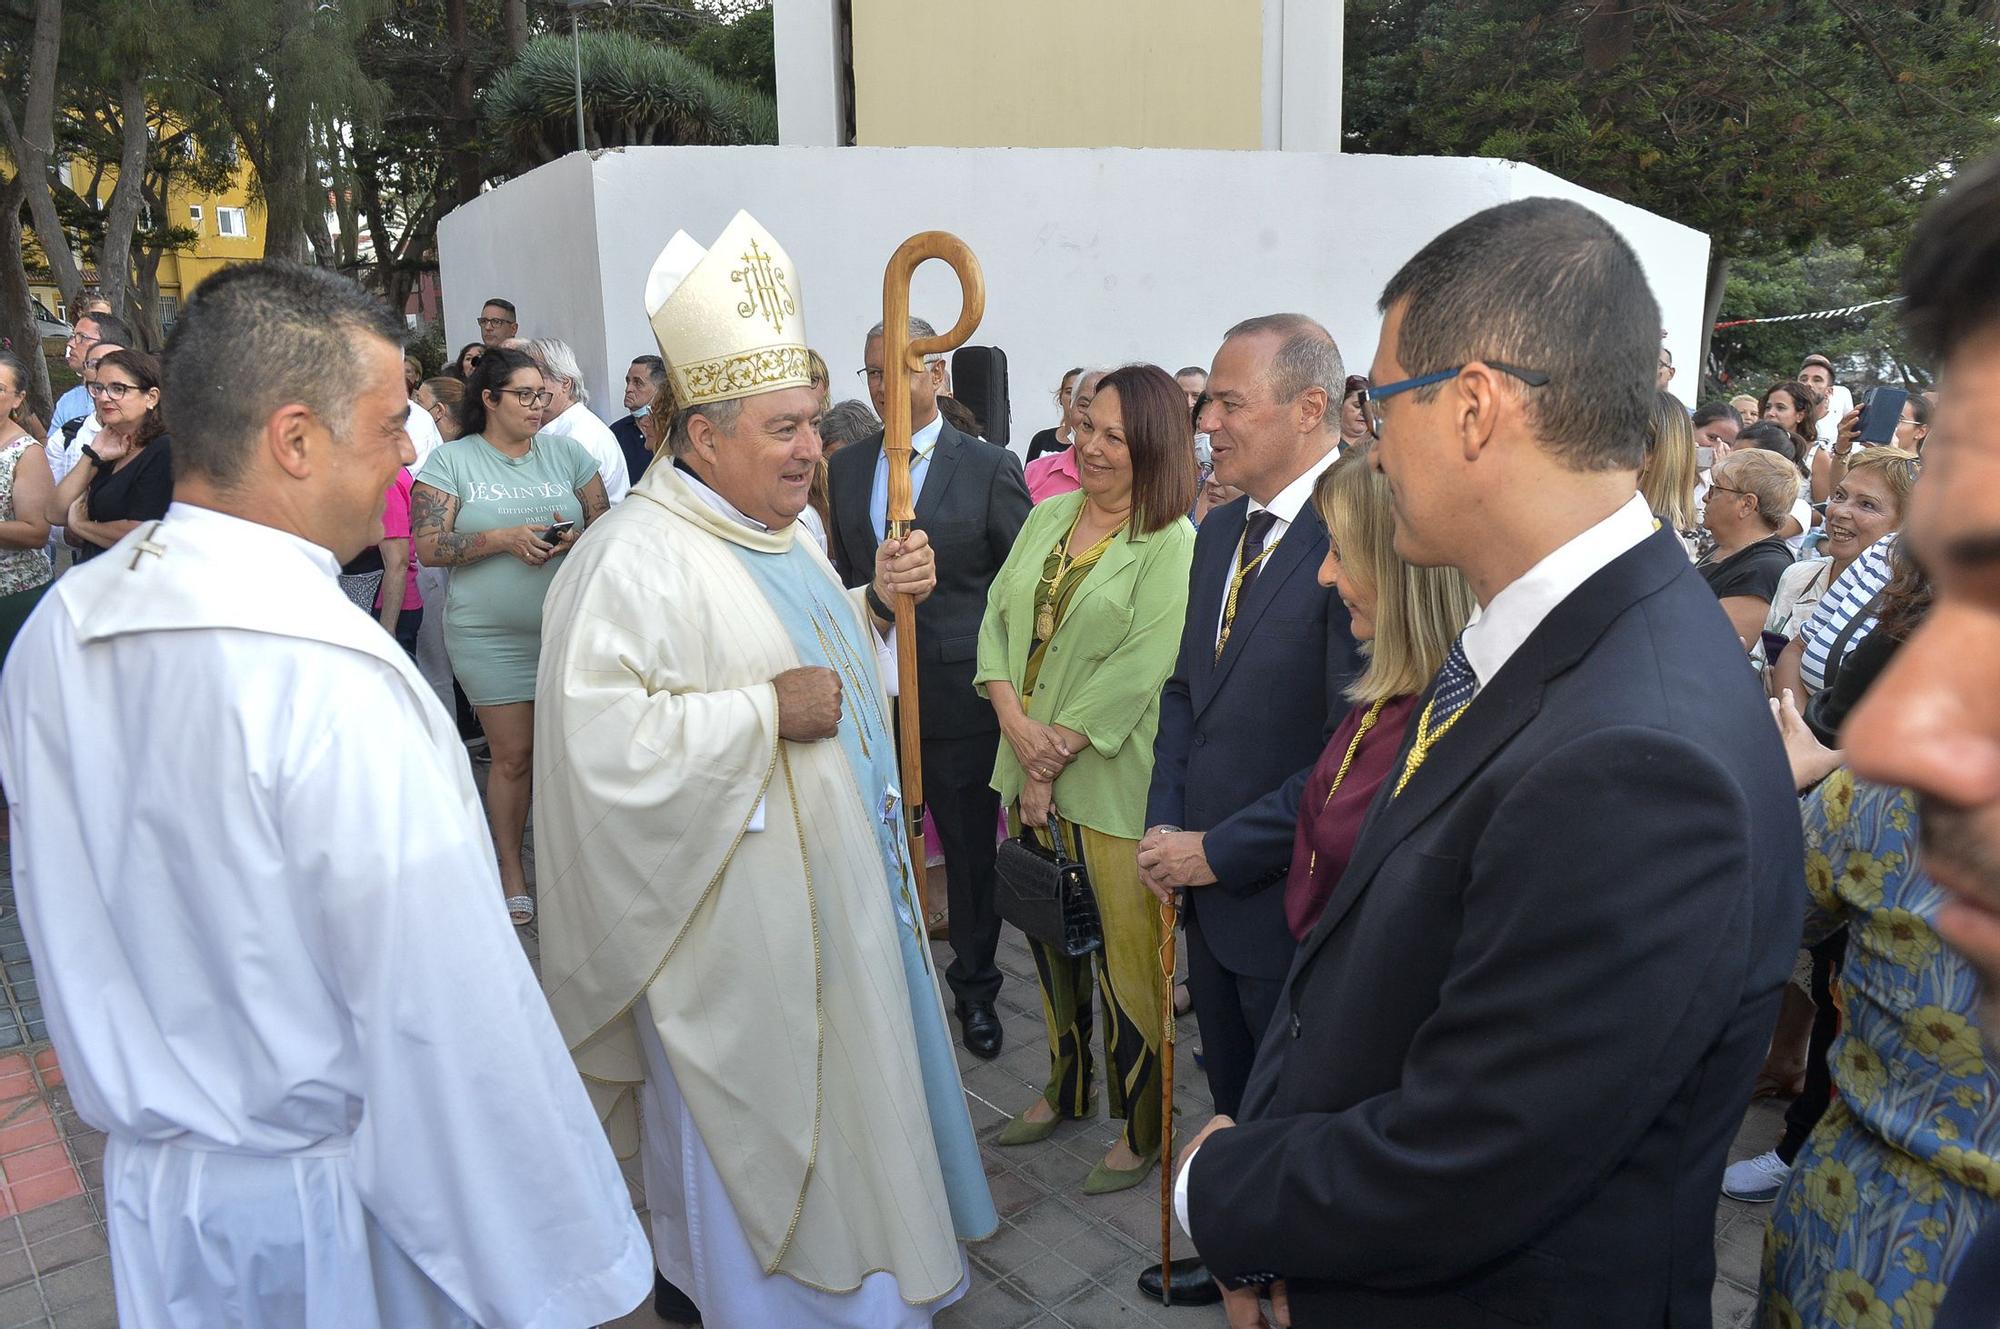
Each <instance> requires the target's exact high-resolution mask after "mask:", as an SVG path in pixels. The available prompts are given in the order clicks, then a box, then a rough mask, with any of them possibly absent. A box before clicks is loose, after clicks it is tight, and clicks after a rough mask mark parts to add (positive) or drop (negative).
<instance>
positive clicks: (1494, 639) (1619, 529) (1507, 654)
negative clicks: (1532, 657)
mask: <svg viewBox="0 0 2000 1329" xmlns="http://www.w3.org/2000/svg"><path fill="white" fill-rule="evenodd" d="M1652 533H1653V514H1652V513H1651V512H1650V511H1648V510H1647V507H1646V500H1645V498H1644V497H1643V496H1642V495H1639V494H1634V495H1632V497H1631V498H1629V499H1627V500H1626V501H1625V503H1624V504H1623V505H1622V506H1621V507H1619V509H1618V510H1617V511H1616V512H1614V513H1612V514H1611V515H1610V516H1609V517H1606V518H1605V519H1604V520H1603V521H1600V522H1598V523H1597V525H1595V526H1592V527H1591V528H1590V529H1589V530H1587V531H1584V532H1583V533H1582V534H1581V535H1578V536H1576V537H1574V538H1573V539H1571V540H1570V541H1569V542H1568V543H1567V544H1564V545H1562V546H1561V547H1560V548H1558V549H1557V550H1556V551H1555V552H1554V553H1552V554H1550V555H1548V556H1547V557H1546V558H1544V559H1543V560H1542V561H1541V562H1539V563H1537V564H1535V566H1533V567H1532V568H1529V569H1528V570H1527V571H1526V572H1524V573H1522V574H1521V575H1520V576H1519V577H1517V578H1515V579H1514V580H1513V581H1511V582H1509V583H1508V584H1507V586H1506V588H1505V589H1504V590H1502V591H1501V592H1500V593H1499V594H1498V595H1496V596H1494V597H1493V599H1492V600H1491V601H1490V602H1489V603H1488V604H1486V605H1485V606H1484V607H1483V608H1481V609H1477V610H1475V611H1473V615H1472V621H1471V622H1470V623H1468V624H1467V625H1466V628H1465V637H1464V642H1465V660H1466V663H1467V664H1470V665H1471V666H1472V672H1473V674H1474V676H1475V677H1476V678H1477V679H1478V680H1479V686H1480V688H1482V689H1483V688H1485V686H1486V685H1487V684H1488V683H1490V682H1492V681H1493V676H1494V675H1495V674H1498V673H1499V672H1500V669H1501V666H1503V665H1505V664H1506V663H1507V661H1508V660H1510V659H1512V658H1513V655H1514V652H1515V651H1517V650H1519V649H1520V648H1521V643H1522V642H1524V641H1526V640H1527V639H1528V638H1529V637H1530V636H1532V635H1533V634H1534V631H1535V629H1536V628H1538V627H1540V626H1541V625H1542V620H1543V619H1545V618H1547V617H1548V616H1549V614H1550V612H1551V611H1553V610H1554V609H1555V607H1556V606H1557V605H1559V604H1561V603H1562V602H1563V601H1564V600H1567V599H1568V598H1569V596H1570V592H1572V591H1574V590H1575V589H1576V588H1577V587H1579V586H1581V585H1583V584H1584V583H1585V582H1586V581H1589V580H1590V579H1591V578H1592V577H1594V576H1596V575H1597V573H1598V572H1599V571H1600V570H1601V569H1603V568H1604V567H1605V566H1606V565H1607V564H1609V563H1610V562H1611V561H1612V560H1613V559H1615V558H1617V557H1618V556H1619V555H1620V554H1623V553H1625V552H1626V551H1627V550H1629V549H1631V548H1633V547H1634V546H1635V545H1638V544H1641V543H1643V542H1644V541H1645V539H1646V537H1647V536H1649V535H1651V534H1652ZM1475 695H1476V694H1475Z"/></svg>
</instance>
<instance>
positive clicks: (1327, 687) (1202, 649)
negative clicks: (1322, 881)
mask: <svg viewBox="0 0 2000 1329" xmlns="http://www.w3.org/2000/svg"><path fill="white" fill-rule="evenodd" d="M1345 381H1346V370H1345V368H1344V367H1343V366H1342V364H1341V360H1340V350H1339V348H1338V347H1336V346H1335V345H1334V342H1333V338H1332V337H1331V336H1329V335H1328V334H1327V331H1326V329H1325V328H1323V327H1321V326H1320V325H1319V324H1318V323H1316V322H1314V321H1313V320H1312V319H1309V318H1307V317H1305V316H1304V315H1302V314H1272V315H1268V316H1266V317H1263V318H1254V319H1250V320H1249V321H1247V322H1244V323H1239V324H1237V325H1236V326H1235V327H1234V328H1231V329H1230V330H1229V333H1228V335H1227V336H1226V337H1224V339H1223V343H1222V348H1221V349H1220V350H1219V351H1217V352H1216V355H1215V364H1214V366H1213V368H1212V369H1211V370H1210V373H1209V377H1208V396H1207V404H1206V405H1205V406H1204V407H1203V408H1202V413H1201V418H1200V419H1199V420H1198V421H1197V422H1196V427H1197V428H1199V429H1201V430H1203V431H1204V432H1206V433H1207V434H1208V436H1209V448H1210V454H1211V456H1212V457H1213V458H1214V462H1215V478H1216V479H1217V480H1219V481H1221V482H1222V483H1224V484H1227V485H1233V486H1235V487H1236V488H1238V489H1241V490H1242V491H1243V492H1244V495H1245V497H1243V498H1241V499H1238V500H1237V501H1236V502H1234V503H1230V504H1226V505H1224V506H1223V507H1220V508H1217V509H1216V510H1215V511H1214V512H1212V513H1210V514H1209V515H1208V517H1207V519H1206V520H1204V521H1203V522H1202V524H1201V532H1200V534H1199V535H1198V536H1196V538H1195V554H1194V567H1193V569H1192V570H1191V572H1190V574H1189V589H1188V609H1187V623H1186V626H1185V628H1184V629H1183V630H1182V633H1181V652H1180V660H1179V663H1178V664H1177V665H1176V666H1175V668H1174V672H1173V675H1172V677H1170V678H1169V679H1168V680H1167V685H1166V688H1165V690H1164V692H1163V693H1162V696H1161V699H1160V729H1159V736H1158V738H1157V739H1156V740H1155V741H1154V744H1153V786H1152V790H1151V792H1150V794H1149V796H1148V798H1147V800H1146V802H1147V807H1146V822H1147V825H1148V826H1150V827H1152V829H1151V830H1150V831H1148V833H1147V835H1146V838H1145V839H1144V840H1143V841H1142V842H1141V843H1140V847H1139V868H1140V872H1141V875H1142V877H1143V879H1144V880H1145V881H1146V883H1147V885H1148V886H1150V887H1151V888H1152V889H1153V890H1154V891H1155V892H1156V893H1160V894H1164V893H1165V892H1167V891H1170V890H1175V889H1180V888H1186V912H1185V914H1184V917H1185V919H1186V921H1187V956H1188V989H1189V992H1190V994H1191V995H1192V996H1193V998H1194V1013H1195V1019H1196V1020H1197V1021H1198V1022H1199V1023H1200V1025H1201V1040H1202V1049H1203V1062H1204V1066H1205V1068H1206V1070H1207V1072H1208V1084H1209V1089H1210V1090H1211V1092H1212V1093H1213V1095H1214V1099H1215V1105H1216V1110H1217V1111H1218V1112H1227V1113H1233V1112H1234V1111H1235V1110H1236V1108H1237V1106H1238V1103H1239V1102H1240V1100H1241V1098H1242V1095H1243V1087H1244V1084H1245V1083H1246V1082H1247V1081H1248V1079H1249V1076H1250V1065H1251V1062H1252V1060H1253V1059H1254V1058H1255V1056H1256V1052H1257V1040H1258V1038H1259V1037H1260V1036H1261V1035H1262V1034H1263V1032H1264V1028H1265V1026H1266V1025H1268V1024H1269V1023H1270V1022H1271V1013H1272V1011H1273V1010H1275V1009H1276V1008H1277V1003H1278V996H1279V992H1280V990H1281V987H1282V984H1283V982H1284V978H1285V973H1286V971H1287V970H1288V969H1289V968H1290V966H1291V960H1292V949H1293V944H1294V943H1293V940H1292V934H1291V932H1290V930H1289V929H1288V928H1287V927H1286V925H1285V910H1284V890H1285V873H1286V869H1287V868H1288V867H1289V866H1290V865H1291V861H1292V836H1293V831H1294V828H1295V827H1296V825H1297V821H1298V810H1299V794H1300V791H1301V790H1302V789H1303V788H1304V787H1305V780H1306V776H1307V775H1308V774H1309V773H1310V772H1311V770H1312V766H1313V763H1314V762H1315V761H1317V760H1318V758H1319V753H1320V748H1321V747H1322V746H1323V745H1324V744H1325V742H1326V735H1327V733H1328V731H1329V729H1330V728H1331V727H1332V725H1333V724H1334V722H1336V721H1337V720H1338V719H1339V717H1340V716H1341V714H1342V713H1344V712H1345V711H1346V709H1347V703H1346V701H1345V700H1343V699H1342V697H1341V693H1342V691H1343V690H1344V689H1345V688H1346V686H1347V685H1348V684H1349V683H1350V682H1352V681H1353V678H1354V675H1355V674H1356V672H1358V670H1359V668H1360V664H1361V661H1360V657H1359V653H1358V651H1357V649H1356V647H1355V644H1354V637H1353V634H1352V633H1351V632H1350V631H1349V625H1348V617H1347V610H1346V607H1345V606H1343V605H1342V604H1341V602H1340V598H1339V596H1337V595H1335V594H1334V593H1333V592H1332V591H1330V590H1327V589H1326V588H1324V587H1322V586H1321V585H1320V584H1319V580H1318V572H1319V565H1320V563H1321V561H1322V560H1324V559H1325V557H1326V547H1327V536H1326V525H1325V523H1324V522H1322V521H1321V520H1320V517H1319V512H1318V510H1317V509H1316V508H1314V506H1313V504H1312V491H1313V485H1314V483H1315V482H1316V481H1317V480H1318V479H1319V476H1320V474H1321V472H1323V471H1325V470H1326V468H1327V467H1328V466H1330V465H1332V464H1333V462H1334V459H1335V457H1336V455H1337V454H1336V452H1335V449H1334V445H1335V443H1336V442H1338V440H1339V417H1338V416H1337V415H1336V414H1335V412H1336V410H1337V409H1338V406H1339V402H1340V388H1341V384H1342V383H1344V382H1345ZM1158 1278H1159V1273H1158V1268H1157V1266H1155V1267H1154V1268H1153V1269H1149V1270H1147V1271H1146V1272H1145V1273H1143V1274H1141V1275H1140V1286H1141V1287H1144V1288H1147V1289H1149V1290H1150V1291H1152V1292H1153V1293H1154V1295H1157V1294H1158V1293H1157V1287H1158ZM1173 1284H1174V1288H1175V1290H1176V1291H1175V1295H1176V1297H1177V1299H1180V1300H1187V1301H1192V1300H1197V1299H1208V1300H1213V1299H1214V1297H1215V1291H1214V1286H1213V1284H1211V1283H1210V1281H1209V1280H1208V1278H1207V1277H1206V1275H1205V1274H1204V1273H1203V1272H1202V1270H1201V1268H1200V1265H1199V1262H1197V1261H1193V1260H1181V1261H1176V1262H1175V1266H1174V1279H1173Z"/></svg>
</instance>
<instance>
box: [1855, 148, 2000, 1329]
mask: <svg viewBox="0 0 2000 1329" xmlns="http://www.w3.org/2000/svg"><path fill="white" fill-rule="evenodd" d="M1903 318H1904V322H1905V324H1906V326H1907V328H1908V331H1909V337H1910V342H1911V344H1912V345H1913V346H1915V347H1916V348H1917V349H1918V350H1919V352H1920V353H1921V354H1922V355H1923V357H1924V362H1925V363H1927V364H1930V365H1934V366H1936V367H1937V369H1938V406H1937V413H1936V415H1935V416H1934V417H1933V421H1934V424H1933V428H1932V431H1931V433H1930V435H1929V436H1928V437H1927V439H1926V440H1925V446H1924V468H1925V474H1924V478H1923V480H1922V481H1921V482H1920V483H1919V484H1918V486H1917V491H1916V495H1915V497H1914V499H1913V501H1912V504H1911V507H1910V509H1909V517H1908V520H1907V521H1906V522H1905V523H1904V527H1903V540H1904V542H1905V548H1907V549H1908V550H1909V551H1910V552H1911V553H1912V554H1913V555H1914V556H1915V557H1916V559H1917V560H1918V561H1919V562H1920V563H1921V564H1923V566H1924V568H1925V569H1926V571H1928V572H1929V574H1930V579H1931V585H1932V587H1933V588H1934V591H1935V594H1936V600H1935V601H1934V602H1933V604H1932V607H1931V609H1930V612H1929V613H1927V614H1926V615H1925V616H1924V618H1923V621H1922V623H1921V624H1920V625H1919V626H1918V628H1917V630H1916V631H1915V632H1914V633H1912V634H1911V636H1910V638H1909V640H1908V641H1907V642H1906V643H1905V644H1904V645H1903V647H1902V649H1901V650H1899V651H1898V652H1897V655H1896V659H1895V661H1894V662H1893V663H1892V664H1891V665H1890V666H1889V668H1888V670H1887V671H1886V672H1885V673H1884V674H1883V675H1882V677H1881V678H1880V679H1879V680H1878V681H1877V682H1876V683H1875V685H1874V686H1873V687H1871V688H1869V690H1868V694H1867V696H1866V697H1865V698H1863V699H1862V702H1861V704H1860V706H1859V707H1857V708H1856V709H1855V711H1854V713H1853V715H1852V716H1850V717H1849V719H1848V722H1847V725H1846V727H1845V728H1844V729H1843V730H1842V731H1841V737H1842V739H1843V740H1844V741H1845V742H1846V745H1847V756H1848V760H1850V761H1851V762H1852V763H1853V764H1854V773H1855V774H1856V775H1859V776H1862V777H1864V778H1866V779H1870V780H1875V781H1879V782H1881V783H1883V784H1891V785H1906V786H1908V787H1909V788H1911V789H1913V790H1915V791H1916V794H1917V799H1918V802H1919V804H1920V805H1921V809H1922V813H1921V818H1920V822H1919V825H1920V829H1921V831H1922V835H1923V866H1924V871H1925V872H1926V873H1927V874H1928V875H1929V876H1931V877H1932V878H1933V879H1935V880H1936V881H1937V883H1938V884H1939V885H1941V886H1943V887H1944V888H1945V890H1946V891H1947V892H1949V894H1950V896H1951V904H1950V906H1949V907H1948V908H1947V909H1945V910H1944V911H1943V912H1942V913H1941V914H1940V915H1939V916H1938V934H1939V935H1940V936H1942V937H1943V938H1944V939H1945V941H1946V942H1947V943H1949V944H1950V945H1951V946H1953V947H1955V948H1957V949H1958V950H1959V951H1961V952H1963V953H1964V955H1965V958H1966V959H1968V960H1970V961H1971V962H1972V964H1973V967H1974V968H1976V969H1977V970H1978V971H1979V976H1980V983H1981V990H1982V998H1983V1000H1982V1005H1981V1015H1982V1022H1983V1024H1984V1026H1985V1027H1984V1030H1983V1032H1984V1034H1985V1040H1986V1056H1987V1059H1988V1060H1987V1064H1988V1065H1994V1064H2000V690H1996V689H1995V688H1994V686H1993V661H1994V658H1995V656H1996V654H2000V577H1996V576H1995V572H1996V570H2000V484H1996V483H1995V478H1996V477H2000V412H1996V411H1995V410H1994V407H1993V403H1994V402H1995V401H1996V400H2000V156H1992V157H1988V158H1987V159H1986V160H1985V161H1984V162H1982V163H1980V164H1979V165H1978V166H1975V167H1970V168H1966V169H1962V170H1960V171H1959V172H1958V174H1957V176H1956V178H1954V179H1953V181H1952V183H1951V187H1950V188H1949V189H1948V190H1946V191H1945V194H1944V197H1943V198H1942V199H1940V200H1938V201H1937V202H1935V203H1933V204H1931V206H1930V208H1929V209H1928V210H1927V211H1926V212H1925V214H1924V217H1923V220H1922V221H1920V222H1918V223H1917V228H1916V232H1915V234H1913V235H1912V236H1911V237H1910V247H1909V251H1908V254H1907V256H1906V257H1905V258H1904V260H1903ZM1926 1277H1929V1278H1934V1279H1938V1280H1940V1281H1947V1280H1948V1282H1949V1285H1950V1291H1949V1292H1948V1293H1947V1294H1946V1296H1945V1301H1944V1305H1943V1306H1942V1307H1940V1308H1939V1310H1938V1317H1937V1329H1993V1326H1994V1325H1996V1324H2000V1219H1995V1218H1988V1219H1987V1220H1986V1222H1985V1224H1984V1225H1983V1226H1982V1227H1981V1228H1980V1231H1979V1235H1978V1236H1977V1237H1976V1238H1975V1239H1974V1240H1973V1242H1972V1244H1971V1245H1970V1246H1969V1247H1967V1248H1966V1249H1965V1253H1964V1255H1963V1256H1961V1257H1960V1258H1959V1261H1958V1265H1957V1267H1956V1268H1955V1269H1950V1270H1945V1269H1938V1270H1935V1271H1933V1272H1931V1273H1929V1274H1927V1275H1926Z"/></svg>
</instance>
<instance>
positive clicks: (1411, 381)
mask: <svg viewBox="0 0 2000 1329" xmlns="http://www.w3.org/2000/svg"><path fill="white" fill-rule="evenodd" d="M1467 363H1471V362H1470V361H1468V362H1467ZM1478 363H1480V364H1483V365H1486V366H1487V367H1488V368H1492V369H1497V370H1499V371H1500V372H1501V373H1503V374H1509V375H1512V376H1513V377H1515V378H1518V379H1520V380H1521V381H1522V382H1523V383H1526V384H1527V385H1528V386H1529V387H1531V388H1541V387H1547V386H1548V383H1549V376H1548V375H1547V374H1544V373H1543V372H1542V371H1541V370H1539V369H1523V368H1521V367H1520V366H1519V365H1510V364H1503V363H1502V362H1500V361H1498V360H1481V361H1479V362H1478ZM1464 372H1465V365H1454V366H1452V367H1451V368H1450V369H1440V370H1438V371H1437V372H1436V373H1435V374H1420V375H1418V376H1417V377H1416V378H1406V379H1404V380H1403V381H1402V382H1400V383H1390V384H1387V385H1385V386H1383V387H1379V388H1367V389H1365V390H1364V391H1363V392H1362V394H1361V409H1362V410H1363V411H1364V412H1365V413H1366V414H1367V416H1368V432H1369V434H1370V435H1371V436H1373V437H1375V438H1380V437H1382V407H1381V403H1382V402H1384V401H1387V400H1388V399H1389V398H1391V397H1394V396H1396V395H1397V394H1398V393H1403V392H1415V391H1416V390H1417V389H1418V388H1427V387H1430V386H1431V385H1432V384H1433V383H1444V382H1447V381H1449V380H1451V379H1454V378H1457V377H1458V376H1459V375H1460V374H1463V373H1464Z"/></svg>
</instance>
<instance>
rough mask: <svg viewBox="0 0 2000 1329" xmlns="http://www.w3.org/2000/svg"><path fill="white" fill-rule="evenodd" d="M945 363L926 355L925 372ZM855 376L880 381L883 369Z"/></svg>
mask: <svg viewBox="0 0 2000 1329" xmlns="http://www.w3.org/2000/svg"><path fill="white" fill-rule="evenodd" d="M943 363H944V357H943V356H941V355H927V356H925V357H924V372H925V373H926V374H928V373H929V372H930V371H931V368H932V367H933V366H935V365H941V364H943ZM854 376H855V377H856V378H859V379H865V380H867V381H868V382H870V383H879V382H881V381H882V377H883V371H882V370H880V369H857V370H855V371H854ZM1073 398H1074V394H1072V399H1073Z"/></svg>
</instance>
